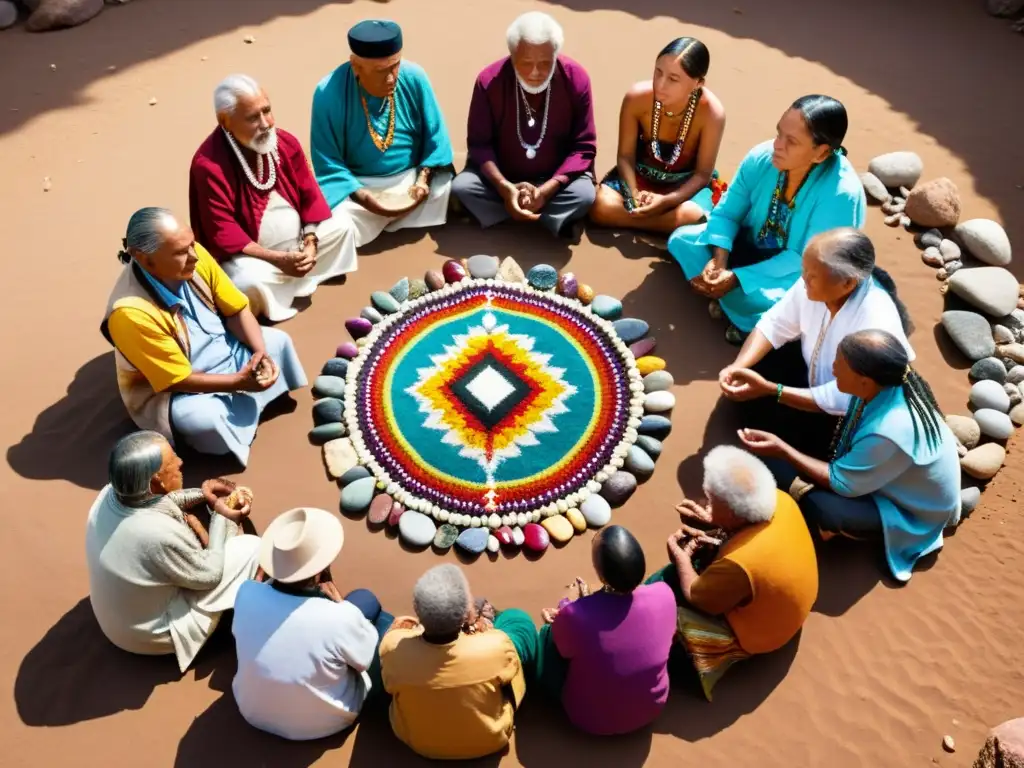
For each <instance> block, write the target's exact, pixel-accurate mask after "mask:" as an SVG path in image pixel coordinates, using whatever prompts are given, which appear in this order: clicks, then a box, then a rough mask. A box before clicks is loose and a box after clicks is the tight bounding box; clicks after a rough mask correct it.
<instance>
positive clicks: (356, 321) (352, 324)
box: [345, 317, 373, 339]
mask: <svg viewBox="0 0 1024 768" xmlns="http://www.w3.org/2000/svg"><path fill="white" fill-rule="evenodd" d="M345 328H346V329H348V332H349V333H351V334H352V338H353V339H361V338H363V336H366V335H367V334H368V333H369V332H370V331H372V330H373V323H371V322H370V321H369V320H367V319H366V318H365V317H353V318H352V319H351V320H346V321H345Z"/></svg>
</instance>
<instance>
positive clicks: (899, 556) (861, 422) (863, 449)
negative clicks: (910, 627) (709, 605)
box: [739, 329, 960, 581]
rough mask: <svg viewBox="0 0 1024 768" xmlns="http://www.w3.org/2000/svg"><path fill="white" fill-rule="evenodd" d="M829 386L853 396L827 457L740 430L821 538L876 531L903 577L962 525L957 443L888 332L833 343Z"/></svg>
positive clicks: (857, 334)
mask: <svg viewBox="0 0 1024 768" xmlns="http://www.w3.org/2000/svg"><path fill="white" fill-rule="evenodd" d="M834 374H835V377H836V384H837V386H838V387H839V390H840V391H841V392H844V393H846V394H848V395H850V396H851V398H852V400H851V401H850V405H849V408H848V409H847V411H846V416H845V417H844V418H843V420H842V421H841V422H840V424H839V426H838V428H837V429H836V434H835V438H834V440H833V442H832V448H831V451H830V456H829V459H828V461H821V460H819V459H815V458H811V457H810V456H806V455H805V454H802V453H800V452H799V451H797V450H795V449H794V448H793V447H792V446H790V445H789V444H788V443H786V442H785V441H783V440H781V439H780V438H778V437H777V436H775V435H774V434H771V433H770V432H762V431H759V430H753V429H742V430H740V433H739V435H740V440H742V441H743V443H744V445H746V447H747V448H748V449H750V450H751V451H753V452H754V453H757V454H759V455H761V456H764V457H766V458H767V459H768V461H767V462H766V463H767V464H768V465H769V467H770V468H771V470H772V472H773V473H774V474H775V478H776V481H777V482H778V485H779V487H780V488H782V489H784V490H787V489H788V490H789V492H790V494H791V495H792V496H793V497H794V498H796V499H797V500H798V502H799V504H800V508H801V510H802V511H803V513H804V516H805V517H806V518H807V519H808V521H809V522H810V523H811V526H812V527H816V528H817V529H818V530H819V531H820V533H821V535H822V538H823V539H828V538H831V537H832V536H834V535H836V534H842V535H845V536H848V537H850V538H868V537H872V536H874V535H877V534H878V533H881V534H882V538H883V542H884V547H885V556H886V560H887V561H888V564H889V568H890V570H891V571H892V574H893V576H895V577H896V578H897V579H898V580H900V581H908V580H909V579H910V575H911V571H912V569H913V567H914V563H915V562H916V561H917V560H918V559H919V558H921V557H923V556H925V555H927V554H929V553H931V552H934V551H935V550H937V549H939V548H941V547H942V531H943V529H944V528H945V527H946V526H948V525H956V524H957V523H958V522H959V520H960V465H959V457H958V456H957V452H956V438H955V437H953V434H952V432H950V431H949V428H948V427H947V426H946V423H945V421H944V419H943V418H942V413H941V412H940V410H939V406H938V404H937V403H936V402H935V397H934V396H933V395H932V391H931V388H930V387H929V386H928V383H927V382H926V381H925V380H924V379H922V378H921V376H920V375H919V374H918V373H917V371H915V370H914V369H913V368H911V367H910V361H909V359H908V356H907V351H906V348H905V347H904V345H903V344H902V343H901V342H900V340H898V339H897V338H896V336H894V335H893V334H891V333H889V332H888V331H882V330H878V329H871V330H864V331H857V332H855V333H851V334H849V335H847V336H845V337H844V338H843V340H842V341H841V342H840V343H839V350H838V352H837V354H836V361H835V366H834Z"/></svg>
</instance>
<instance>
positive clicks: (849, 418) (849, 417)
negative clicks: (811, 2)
mask: <svg viewBox="0 0 1024 768" xmlns="http://www.w3.org/2000/svg"><path fill="white" fill-rule="evenodd" d="M863 414H864V401H863V400H861V399H860V398H859V397H855V398H853V400H851V401H850V405H849V407H848V408H847V409H846V415H845V416H843V420H842V421H840V422H839V423H838V424H837V425H836V431H835V434H834V435H833V436H832V445H831V446H830V447H829V449H828V457H829V458H828V460H829V462H832V461H835V460H836V458H838V457H840V456H842V455H843V454H844V453H846V451H847V450H848V449H849V447H850V440H851V439H853V435H854V433H855V432H856V431H857V427H858V426H860V417H861V416H862V415H863Z"/></svg>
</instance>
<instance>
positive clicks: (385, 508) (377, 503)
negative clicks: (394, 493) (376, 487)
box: [366, 493, 395, 525]
mask: <svg viewBox="0 0 1024 768" xmlns="http://www.w3.org/2000/svg"><path fill="white" fill-rule="evenodd" d="M394 501H395V500H394V499H392V498H391V497H390V496H388V495H387V494H386V493H382V494H380V495H379V496H376V497H374V499H373V501H371V502H370V512H369V514H368V515H367V516H366V520H367V522H369V523H370V525H384V523H385V521H386V520H387V519H388V515H390V514H391V505H392V504H393V503H394Z"/></svg>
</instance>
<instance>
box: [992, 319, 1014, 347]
mask: <svg viewBox="0 0 1024 768" xmlns="http://www.w3.org/2000/svg"><path fill="white" fill-rule="evenodd" d="M992 338H993V339H994V340H995V342H996V344H1013V342H1015V341H1016V340H1017V337H1016V336H1014V335H1013V331H1011V330H1010V329H1009V328H1007V327H1006V326H1005V325H1000V324H999V323H996V324H994V325H993V326H992Z"/></svg>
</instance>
